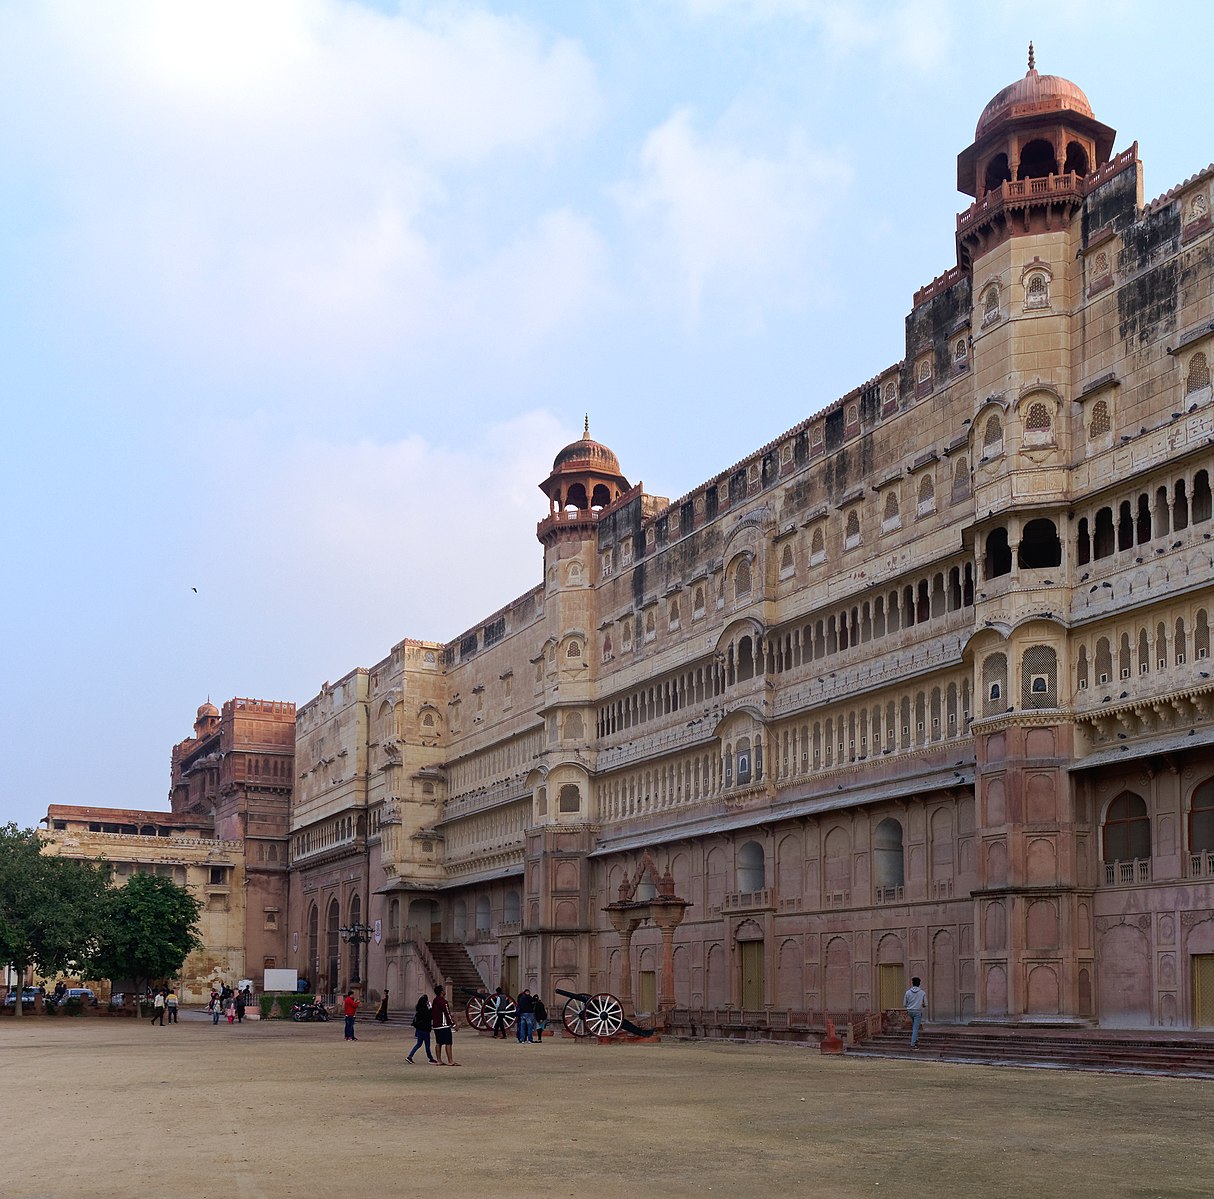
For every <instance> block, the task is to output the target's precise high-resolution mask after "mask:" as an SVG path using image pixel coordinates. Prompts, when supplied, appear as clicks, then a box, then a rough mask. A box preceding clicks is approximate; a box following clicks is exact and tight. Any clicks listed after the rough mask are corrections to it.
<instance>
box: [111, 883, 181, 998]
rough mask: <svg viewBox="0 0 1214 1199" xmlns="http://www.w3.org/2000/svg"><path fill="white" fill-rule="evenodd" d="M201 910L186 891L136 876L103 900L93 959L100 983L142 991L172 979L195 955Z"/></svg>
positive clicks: (174, 884) (173, 885)
mask: <svg viewBox="0 0 1214 1199" xmlns="http://www.w3.org/2000/svg"><path fill="white" fill-rule="evenodd" d="M201 908H202V905H201V904H200V903H199V902H198V900H197V899H195V898H194V896H193V895H192V894H191V893H190V892H189V891H187V890H186V888H185V887H179V886H178V885H177V884H176V883H175V882H173V880H172V879H168V878H161V877H159V876H158V875H154V874H135V875H132V876H131V878H130V880H129V881H128V882H127V884H126V886H124V887H114V888H112V889H111V891H110V893H109V894H108V895H107V896H106V902H105V911H104V916H103V921H102V927H101V938H100V944H99V945H98V948H97V952H96V954H95V955H94V958H93V968H94V970H95V971H96V972H97V974H98V976H99V977H103V978H108V979H111V980H113V979H128V978H129V979H131V980H132V981H133V982H135V983H138V984H141V985H142V986H146V985H147V984H148V983H150V982H152V981H153V980H157V979H165V978H172V977H173V976H174V975H175V974H177V972H178V971H179V970H180V969H181V966H182V963H183V962H184V961H185V960H186V958H187V957H188V956H189V955H190V953H191V952H192V951H193V950H195V949H201V948H202V941H201V940H200V939H199V937H198V913H199V911H200V910H201Z"/></svg>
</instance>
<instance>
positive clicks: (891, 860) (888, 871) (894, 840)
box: [873, 816, 906, 900]
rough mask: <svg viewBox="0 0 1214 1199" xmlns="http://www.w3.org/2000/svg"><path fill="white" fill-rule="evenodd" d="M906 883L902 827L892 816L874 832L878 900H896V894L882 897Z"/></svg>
mask: <svg viewBox="0 0 1214 1199" xmlns="http://www.w3.org/2000/svg"><path fill="white" fill-rule="evenodd" d="M905 881H906V866H905V860H904V855H903V848H902V825H901V824H900V823H899V822H898V821H897V820H895V819H894V818H893V817H892V816H891V817H888V818H887V819H885V820H882V821H881V823H880V824H879V825H877V827H876V828H875V829H874V830H873V883H874V884H875V886H876V887H877V891H878V899H886V900H892V899H896V898H897V895H896V894H895V895H889V894H885V895H882V894H881V892H882V891H888V890H890V889H891V888H897V887H901V886H902V885H903V883H905Z"/></svg>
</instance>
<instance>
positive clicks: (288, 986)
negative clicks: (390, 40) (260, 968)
mask: <svg viewBox="0 0 1214 1199" xmlns="http://www.w3.org/2000/svg"><path fill="white" fill-rule="evenodd" d="M298 987H299V971H298V970H267V971H266V974H265V982H264V983H263V984H262V989H263V990H265V991H288V992H290V993H291V994H294V993H295V991H296V989H297V988H298Z"/></svg>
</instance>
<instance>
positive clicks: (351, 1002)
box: [342, 991, 358, 1041]
mask: <svg viewBox="0 0 1214 1199" xmlns="http://www.w3.org/2000/svg"><path fill="white" fill-rule="evenodd" d="M342 1007H343V1010H344V1011H345V1013H346V1040H347V1041H357V1040H358V1038H357V1037H356V1036H355V1035H354V1016H355V1014H356V1013H357V1011H358V1000H357V999H355V998H354V992H353V991H347V992H346V1000H345V1003H344V1004H343V1005H342Z"/></svg>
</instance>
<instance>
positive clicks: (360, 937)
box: [337, 923, 373, 986]
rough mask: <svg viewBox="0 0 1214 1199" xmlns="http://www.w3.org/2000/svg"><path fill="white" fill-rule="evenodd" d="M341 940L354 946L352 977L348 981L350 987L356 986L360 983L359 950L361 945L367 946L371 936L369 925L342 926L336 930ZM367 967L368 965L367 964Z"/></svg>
mask: <svg viewBox="0 0 1214 1199" xmlns="http://www.w3.org/2000/svg"><path fill="white" fill-rule="evenodd" d="M337 931H338V933H339V934H340V936H341V939H342V940H343V941H344V942H345V943H346V944H347V945H353V946H354V977H353V978H352V979H351V980H350V984H351V986H357V985H358V984H359V983H361V982H362V979H361V978H360V977H359V973H358V964H359V960H360V958H361V956H362V954H361V952H360V950H361V947H362V946H363V945H369V944H370V943H371V938H372V936H373V932H372V929H371V927H370V925H367V924H361V923H355V924H343V925H342V926H341V927H340V928H339V929H338V930H337ZM368 965H369V963H368Z"/></svg>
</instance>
